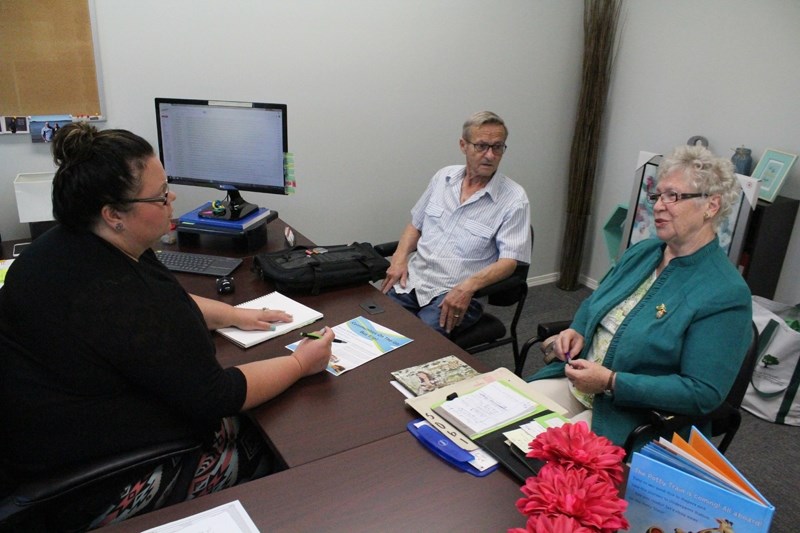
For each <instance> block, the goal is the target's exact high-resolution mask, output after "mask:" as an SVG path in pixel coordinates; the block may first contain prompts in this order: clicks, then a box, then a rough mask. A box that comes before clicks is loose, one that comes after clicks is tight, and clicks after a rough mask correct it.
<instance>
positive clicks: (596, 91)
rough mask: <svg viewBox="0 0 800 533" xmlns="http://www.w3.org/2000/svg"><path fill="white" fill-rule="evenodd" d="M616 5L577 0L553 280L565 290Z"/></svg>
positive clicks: (586, 202)
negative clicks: (577, 55)
mask: <svg viewBox="0 0 800 533" xmlns="http://www.w3.org/2000/svg"><path fill="white" fill-rule="evenodd" d="M621 5H622V0H584V2H583V34H584V43H583V72H582V76H581V94H580V100H579V101H578V113H577V117H576V118H575V131H574V132H573V135H572V148H571V149H570V154H569V185H568V188H567V227H566V230H565V233H564V241H563V243H562V246H561V272H560V276H559V280H558V283H557V284H556V285H557V286H558V287H559V288H560V289H563V290H568V291H572V290H575V289H577V288H578V274H579V272H580V267H581V261H582V259H583V248H584V241H585V239H586V226H587V223H588V220H589V212H590V210H591V206H592V192H593V189H594V176H595V171H596V168H597V152H598V145H599V143H600V133H601V126H602V119H603V111H604V110H605V106H606V98H607V96H608V86H609V84H610V83H611V65H612V60H613V56H614V49H615V42H616V33H617V22H618V20H619V13H620V7H621Z"/></svg>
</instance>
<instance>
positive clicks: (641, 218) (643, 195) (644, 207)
mask: <svg viewBox="0 0 800 533" xmlns="http://www.w3.org/2000/svg"><path fill="white" fill-rule="evenodd" d="M662 160H663V157H662V156H661V155H657V154H652V153H649V152H640V154H639V164H640V166H639V167H638V168H637V169H636V173H635V175H634V183H633V191H632V193H631V199H630V203H629V204H628V205H629V207H628V213H627V219H626V221H625V226H624V230H623V238H622V242H621V243H620V250H619V253H618V257H619V256H620V255H622V252H624V251H625V250H626V249H627V248H628V247H629V246H631V245H633V244H636V243H637V242H639V241H643V240H645V239H655V238H657V235H656V226H655V219H654V216H653V204H651V203H650V202H648V201H647V194H648V193H650V192H653V191H655V188H656V179H657V177H658V167H659V165H660V164H661V161H662ZM740 181H741V180H740ZM749 217H750V202H749V201H748V200H747V199H746V196H745V193H744V192H742V193H741V194H740V195H739V199H738V200H737V201H736V202H734V205H732V206H731V212H730V213H728V215H727V217H726V218H725V219H723V220H720V223H719V230H718V231H717V236H718V237H719V245H720V247H721V248H722V249H723V250H724V251H725V253H726V254H727V255H728V257H729V258H730V260H731V262H732V263H733V264H734V265H736V264H738V261H739V255H740V254H741V248H742V243H743V239H744V233H745V228H746V227H747V221H748V219H749ZM612 263H613V261H612Z"/></svg>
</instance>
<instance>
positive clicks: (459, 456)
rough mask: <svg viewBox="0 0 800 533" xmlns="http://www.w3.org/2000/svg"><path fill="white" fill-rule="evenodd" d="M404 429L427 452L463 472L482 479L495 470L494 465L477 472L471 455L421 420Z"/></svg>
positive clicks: (413, 421) (414, 421) (412, 422)
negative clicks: (472, 463)
mask: <svg viewBox="0 0 800 533" xmlns="http://www.w3.org/2000/svg"><path fill="white" fill-rule="evenodd" d="M406 427H407V428H408V431H409V432H410V433H411V434H412V435H414V436H415V437H416V438H417V440H418V441H420V442H421V443H422V445H423V446H425V447H426V448H427V449H428V450H430V451H431V452H433V453H434V454H436V455H437V456H439V457H440V458H441V459H444V460H445V461H447V462H448V463H450V464H451V465H453V466H455V467H456V468H458V469H460V470H463V471H464V472H469V473H470V474H472V475H473V476H478V477H483V476H485V475H488V474H491V473H492V472H494V471H495V470H497V465H496V464H495V465H493V466H491V467H489V468H487V469H485V470H478V469H477V468H475V467H474V466H472V465H471V464H470V461H472V460H474V459H475V457H474V456H473V455H472V454H471V453H469V452H468V451H466V450H464V449H462V448H461V447H459V446H458V445H457V444H456V443H455V442H453V441H452V440H450V439H449V438H448V437H447V436H445V435H443V434H441V433H440V432H439V431H437V430H436V429H434V428H433V427H431V426H430V424H428V422H426V421H425V420H424V419H422V418H418V419H416V420H412V421H411V422H409V423H408V425H407V426H406Z"/></svg>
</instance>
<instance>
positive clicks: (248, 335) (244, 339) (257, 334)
mask: <svg viewBox="0 0 800 533" xmlns="http://www.w3.org/2000/svg"><path fill="white" fill-rule="evenodd" d="M236 307H244V308H246V309H277V310H280V311H286V312H287V313H289V314H290V315H292V318H293V320H292V321H291V322H277V323H275V324H274V325H275V330H273V331H262V330H260V331H244V330H241V329H239V328H220V329H218V330H217V333H219V334H220V335H223V336H225V337H227V338H228V339H230V340H231V341H233V342H234V343H236V344H238V345H239V346H241V347H242V348H249V347H251V346H253V345H255V344H258V343H260V342H264V341H266V340H269V339H271V338H273V337H277V336H278V335H283V334H284V333H288V332H290V331H292V330H295V329H297V328H302V327H303V326H307V325H308V324H311V323H312V322H315V321H317V320H319V319H320V318H322V313H320V312H319V311H316V310H314V309H311V308H310V307H307V306H305V305H303V304H301V303H300V302H297V301H295V300H292V299H291V298H289V297H287V296H284V295H283V294H281V293H279V292H271V293H269V294H267V295H265V296H261V297H260V298H256V299H255V300H250V301H249V302H244V303H242V304H239V305H237V306H236Z"/></svg>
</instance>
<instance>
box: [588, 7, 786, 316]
mask: <svg viewBox="0 0 800 533" xmlns="http://www.w3.org/2000/svg"><path fill="white" fill-rule="evenodd" d="M624 13H625V15H624V26H623V27H622V32H621V38H622V41H621V46H620V48H619V52H618V55H617V57H616V64H615V71H614V76H613V84H612V89H611V93H610V97H609V102H610V107H609V109H608V117H607V118H608V120H607V124H608V127H607V130H606V131H607V136H606V138H605V142H604V143H603V146H602V149H601V152H602V154H603V155H602V159H601V161H600V163H599V176H598V186H597V189H596V198H597V201H596V204H595V205H596V209H595V213H594V217H593V227H592V228H591V230H592V232H591V234H592V235H594V236H595V237H594V240H593V242H591V243H588V246H589V247H590V252H589V253H590V255H591V262H590V263H589V264H586V265H584V268H585V269H586V271H587V274H588V275H589V277H590V278H592V279H599V278H600V277H601V276H602V275H603V273H604V272H605V271H606V270H607V269H608V266H609V263H608V255H607V253H606V249H605V244H604V242H603V239H602V235H601V233H600V228H602V225H603V223H604V222H605V220H606V219H607V217H608V216H609V215H610V214H611V212H612V210H613V208H614V207H615V206H616V205H617V204H619V203H627V202H628V200H629V196H630V193H631V187H632V180H633V174H634V170H635V167H636V157H637V154H638V153H639V151H640V150H645V151H649V152H657V153H666V152H669V151H670V150H672V149H673V148H674V147H675V146H677V145H679V144H683V143H685V142H686V141H687V140H688V139H689V138H690V137H692V136H694V135H702V136H704V137H706V138H707V139H708V140H709V148H711V150H713V151H714V152H715V153H717V154H718V155H721V156H725V157H730V156H731V155H733V148H735V147H736V146H741V145H745V146H748V147H750V148H751V149H752V150H753V156H754V159H756V160H757V159H758V158H760V157H761V154H762V153H763V151H764V149H766V148H775V149H779V150H783V151H787V152H791V153H795V154H798V153H800V106H798V104H797V98H798V96H797V94H798V88H799V87H800V55H798V51H800V31H798V29H800V2H797V1H795V0H769V1H762V2H752V1H750V0H670V1H669V2H663V1H661V0H635V1H628V2H627V3H626V4H625V8H624ZM781 194H782V195H785V196H789V197H792V198H800V163H796V164H795V165H794V167H793V168H792V169H791V172H790V174H789V176H788V177H787V179H786V182H785V183H784V186H783V188H782V189H781ZM587 267H588V268H587ZM799 269H800V217H799V218H798V220H797V221H796V223H795V228H794V232H793V234H792V240H791V242H790V248H789V252H788V254H787V258H786V261H785V262H784V264H783V271H782V276H781V280H780V283H779V285H778V289H777V292H776V294H775V299H777V300H780V301H785V302H790V303H797V302H800V284H798V282H797V272H798V270H799Z"/></svg>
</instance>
